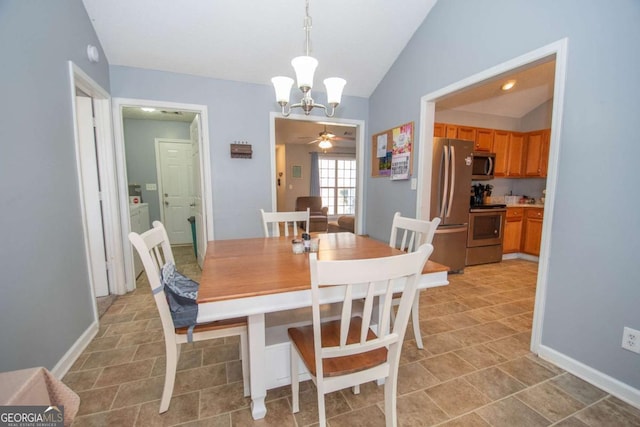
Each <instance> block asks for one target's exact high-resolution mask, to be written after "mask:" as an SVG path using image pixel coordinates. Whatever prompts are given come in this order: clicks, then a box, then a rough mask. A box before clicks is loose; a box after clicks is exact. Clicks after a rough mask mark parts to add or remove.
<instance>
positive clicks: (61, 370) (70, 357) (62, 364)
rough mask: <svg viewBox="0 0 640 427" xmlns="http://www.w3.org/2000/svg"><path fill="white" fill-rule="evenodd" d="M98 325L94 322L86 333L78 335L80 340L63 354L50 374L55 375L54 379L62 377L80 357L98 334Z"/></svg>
mask: <svg viewBox="0 0 640 427" xmlns="http://www.w3.org/2000/svg"><path fill="white" fill-rule="evenodd" d="M98 328H99V324H98V321H97V320H96V321H94V322H93V323H92V324H91V325H89V327H88V328H87V330H86V331H84V332H83V333H82V335H80V338H78V340H77V341H76V342H75V343H74V344H73V345H72V346H71V348H69V350H68V351H67V352H66V353H65V355H64V356H62V358H61V359H60V360H59V361H58V363H56V366H54V367H53V369H52V370H51V373H52V374H53V375H55V377H56V378H60V379H61V378H62V377H64V376H65V375H66V374H67V372H68V371H69V369H71V366H73V363H74V362H75V361H76V359H77V358H78V357H79V356H80V354H81V353H82V352H83V351H84V349H85V348H87V346H88V345H89V343H90V342H91V340H92V339H93V337H95V336H96V334H97V333H98Z"/></svg>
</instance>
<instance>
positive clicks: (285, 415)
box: [231, 398, 296, 427]
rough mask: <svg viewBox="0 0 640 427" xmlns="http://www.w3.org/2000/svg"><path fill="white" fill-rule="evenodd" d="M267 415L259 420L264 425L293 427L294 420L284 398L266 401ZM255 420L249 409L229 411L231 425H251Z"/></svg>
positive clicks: (235, 426) (268, 426)
mask: <svg viewBox="0 0 640 427" xmlns="http://www.w3.org/2000/svg"><path fill="white" fill-rule="evenodd" d="M266 406H267V416H266V417H264V418H263V419H262V420H260V422H259V424H260V426H264V427H270V426H273V427H295V426H296V421H295V417H294V415H293V413H292V412H291V407H290V406H289V402H288V400H287V399H286V398H281V399H278V400H272V401H270V402H267V403H266ZM255 424H256V422H255V421H254V419H253V417H252V416H251V409H250V408H246V409H241V410H239V411H236V412H232V413H231V425H233V426H234V427H244V426H253V425H255Z"/></svg>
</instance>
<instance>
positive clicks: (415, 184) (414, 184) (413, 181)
mask: <svg viewBox="0 0 640 427" xmlns="http://www.w3.org/2000/svg"><path fill="white" fill-rule="evenodd" d="M417 188H418V179H417V178H411V189H412V190H415V189H417Z"/></svg>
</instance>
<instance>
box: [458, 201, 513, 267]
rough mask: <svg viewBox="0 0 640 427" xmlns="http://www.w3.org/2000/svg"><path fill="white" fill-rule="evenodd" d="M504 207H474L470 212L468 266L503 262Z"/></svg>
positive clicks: (505, 210) (505, 211)
mask: <svg viewBox="0 0 640 427" xmlns="http://www.w3.org/2000/svg"><path fill="white" fill-rule="evenodd" d="M506 213H507V209H506V207H505V206H504V205H497V206H487V205H484V206H478V207H472V208H471V209H470V211H469V233H468V234H467V253H466V262H465V264H466V265H476V264H486V263H490V262H500V261H502V234H503V231H504V222H505V217H506Z"/></svg>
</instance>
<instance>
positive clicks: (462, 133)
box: [457, 126, 476, 150]
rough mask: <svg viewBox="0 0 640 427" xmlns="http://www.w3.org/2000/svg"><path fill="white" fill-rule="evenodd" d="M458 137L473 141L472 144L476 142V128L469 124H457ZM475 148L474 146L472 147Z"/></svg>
mask: <svg viewBox="0 0 640 427" xmlns="http://www.w3.org/2000/svg"><path fill="white" fill-rule="evenodd" d="M457 138H458V139H464V140H466V141H473V143H474V146H475V142H476V128H472V127H469V126H458V136H457ZM474 150H475V148H474Z"/></svg>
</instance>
